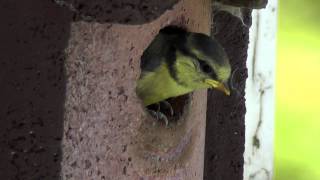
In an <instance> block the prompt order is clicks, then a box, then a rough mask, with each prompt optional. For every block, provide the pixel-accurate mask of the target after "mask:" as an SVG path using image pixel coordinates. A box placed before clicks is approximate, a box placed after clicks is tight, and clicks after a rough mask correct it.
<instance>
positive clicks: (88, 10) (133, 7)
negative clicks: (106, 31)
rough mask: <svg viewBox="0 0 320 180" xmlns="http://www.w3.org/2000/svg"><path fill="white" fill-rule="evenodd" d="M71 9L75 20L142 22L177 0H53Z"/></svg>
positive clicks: (156, 16) (163, 10) (160, 13)
mask: <svg viewBox="0 0 320 180" xmlns="http://www.w3.org/2000/svg"><path fill="white" fill-rule="evenodd" d="M54 1H55V2H56V3H57V4H59V5H61V6H64V7H65V8H67V9H69V10H70V11H72V12H73V13H74V14H73V17H74V19H75V20H86V21H91V22H100V23H106V22H109V23H121V24H143V23H147V22H150V21H152V20H155V19H156V18H158V17H159V16H160V15H162V14H163V13H164V12H165V11H166V10H168V9H172V8H173V5H175V4H176V3H177V2H179V0H165V1H163V0H90V1H87V0H54Z"/></svg>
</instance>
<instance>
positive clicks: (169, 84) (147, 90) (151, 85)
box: [137, 65, 191, 104]
mask: <svg viewBox="0 0 320 180" xmlns="http://www.w3.org/2000/svg"><path fill="white" fill-rule="evenodd" d="M137 88H138V89H137V90H138V94H139V96H140V97H141V98H142V99H143V101H144V102H145V104H152V103H155V102H159V101H162V100H165V99H167V98H170V97H176V96H179V95H182V94H186V93H188V92H190V91H191V89H189V88H186V87H184V86H181V85H180V84H178V83H177V82H176V81H175V79H173V78H172V76H171V75H170V73H169V71H168V68H167V67H165V65H162V66H161V67H159V68H158V69H157V70H156V71H155V72H149V73H147V74H145V75H144V76H143V78H142V79H140V81H139V83H138V87H137Z"/></svg>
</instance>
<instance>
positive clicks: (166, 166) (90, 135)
mask: <svg viewBox="0 0 320 180" xmlns="http://www.w3.org/2000/svg"><path fill="white" fill-rule="evenodd" d="M209 2H210V1H208V0H203V1H200V2H197V3H196V4H195V0H185V1H181V2H179V3H178V4H177V5H176V6H175V7H174V8H173V9H172V10H169V11H167V12H166V13H165V14H163V15H162V16H161V17H160V18H159V19H157V20H156V21H153V22H151V23H149V24H144V25H136V26H128V25H116V24H106V23H104V24H100V23H96V22H84V21H77V22H74V23H72V24H71V31H70V40H69V43H68V47H67V49H66V55H67V59H66V77H67V83H66V84H67V85H66V103H65V114H64V131H63V132H64V136H63V141H62V151H63V156H62V163H61V165H62V172H61V173H62V177H63V178H64V179H76V180H78V179H86V180H87V179H110V180H113V179H164V178H166V179H192V180H194V179H202V175H203V153H204V128H205V110H206V101H205V97H206V93H205V91H202V92H196V93H194V94H193V95H192V96H191V99H192V100H191V102H190V107H189V109H192V110H191V111H189V113H186V114H185V116H184V118H183V119H182V120H181V121H180V123H178V124H177V125H175V126H170V127H168V128H166V127H165V126H163V125H159V124H156V125H154V120H153V119H151V117H150V116H148V115H147V113H146V112H145V111H144V110H143V107H142V105H141V102H140V101H139V100H138V98H137V96H136V93H135V86H136V80H137V79H138V77H139V73H140V70H139V68H140V66H139V64H140V56H141V55H142V53H143V50H144V49H145V48H146V47H147V46H148V44H149V43H150V42H151V41H152V38H153V37H154V36H155V35H156V34H157V33H158V31H159V30H160V29H161V28H162V27H165V26H166V25H169V24H176V25H179V26H184V27H186V28H188V29H189V30H191V31H198V32H205V33H209V30H210V12H209V9H210V8H209V7H210V6H209Z"/></svg>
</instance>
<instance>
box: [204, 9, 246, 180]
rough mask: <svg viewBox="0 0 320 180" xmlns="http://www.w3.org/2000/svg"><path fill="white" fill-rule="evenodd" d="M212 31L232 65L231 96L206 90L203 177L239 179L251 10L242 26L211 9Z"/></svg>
mask: <svg viewBox="0 0 320 180" xmlns="http://www.w3.org/2000/svg"><path fill="white" fill-rule="evenodd" d="M213 13H214V14H215V16H214V18H213V20H214V23H213V26H214V27H215V28H214V29H213V32H212V33H213V34H214V36H215V38H216V39H217V40H218V41H219V42H220V43H221V44H222V46H223V47H224V48H225V50H226V52H227V54H228V57H229V58H230V64H231V67H232V72H233V76H232V85H233V90H232V93H231V96H229V97H227V96H224V95H223V94H222V93H219V92H215V91H209V92H208V107H207V127H206V148H205V168H204V179H205V180H229V179H230V180H242V179H243V162H244V160H243V153H244V141H245V137H244V136H245V124H244V118H245V113H246V107H245V98H244V89H245V82H246V79H247V76H248V74H247V68H246V59H247V49H248V41H249V27H250V26H251V11H250V10H246V13H245V18H244V24H246V25H244V24H243V23H242V22H241V20H240V19H238V18H237V17H234V16H232V15H231V14H228V13H227V12H213Z"/></svg>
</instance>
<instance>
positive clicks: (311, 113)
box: [274, 0, 320, 180]
mask: <svg viewBox="0 0 320 180" xmlns="http://www.w3.org/2000/svg"><path fill="white" fill-rule="evenodd" d="M277 39H278V40H277V41H278V43H277V71H276V73H277V74H276V77H277V82H276V86H277V87H276V136H275V137H276V144H275V176H274V180H320V165H319V164H320V79H319V78H320V1H319V0H308V1H301V0H279V21H278V34H277Z"/></svg>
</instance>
